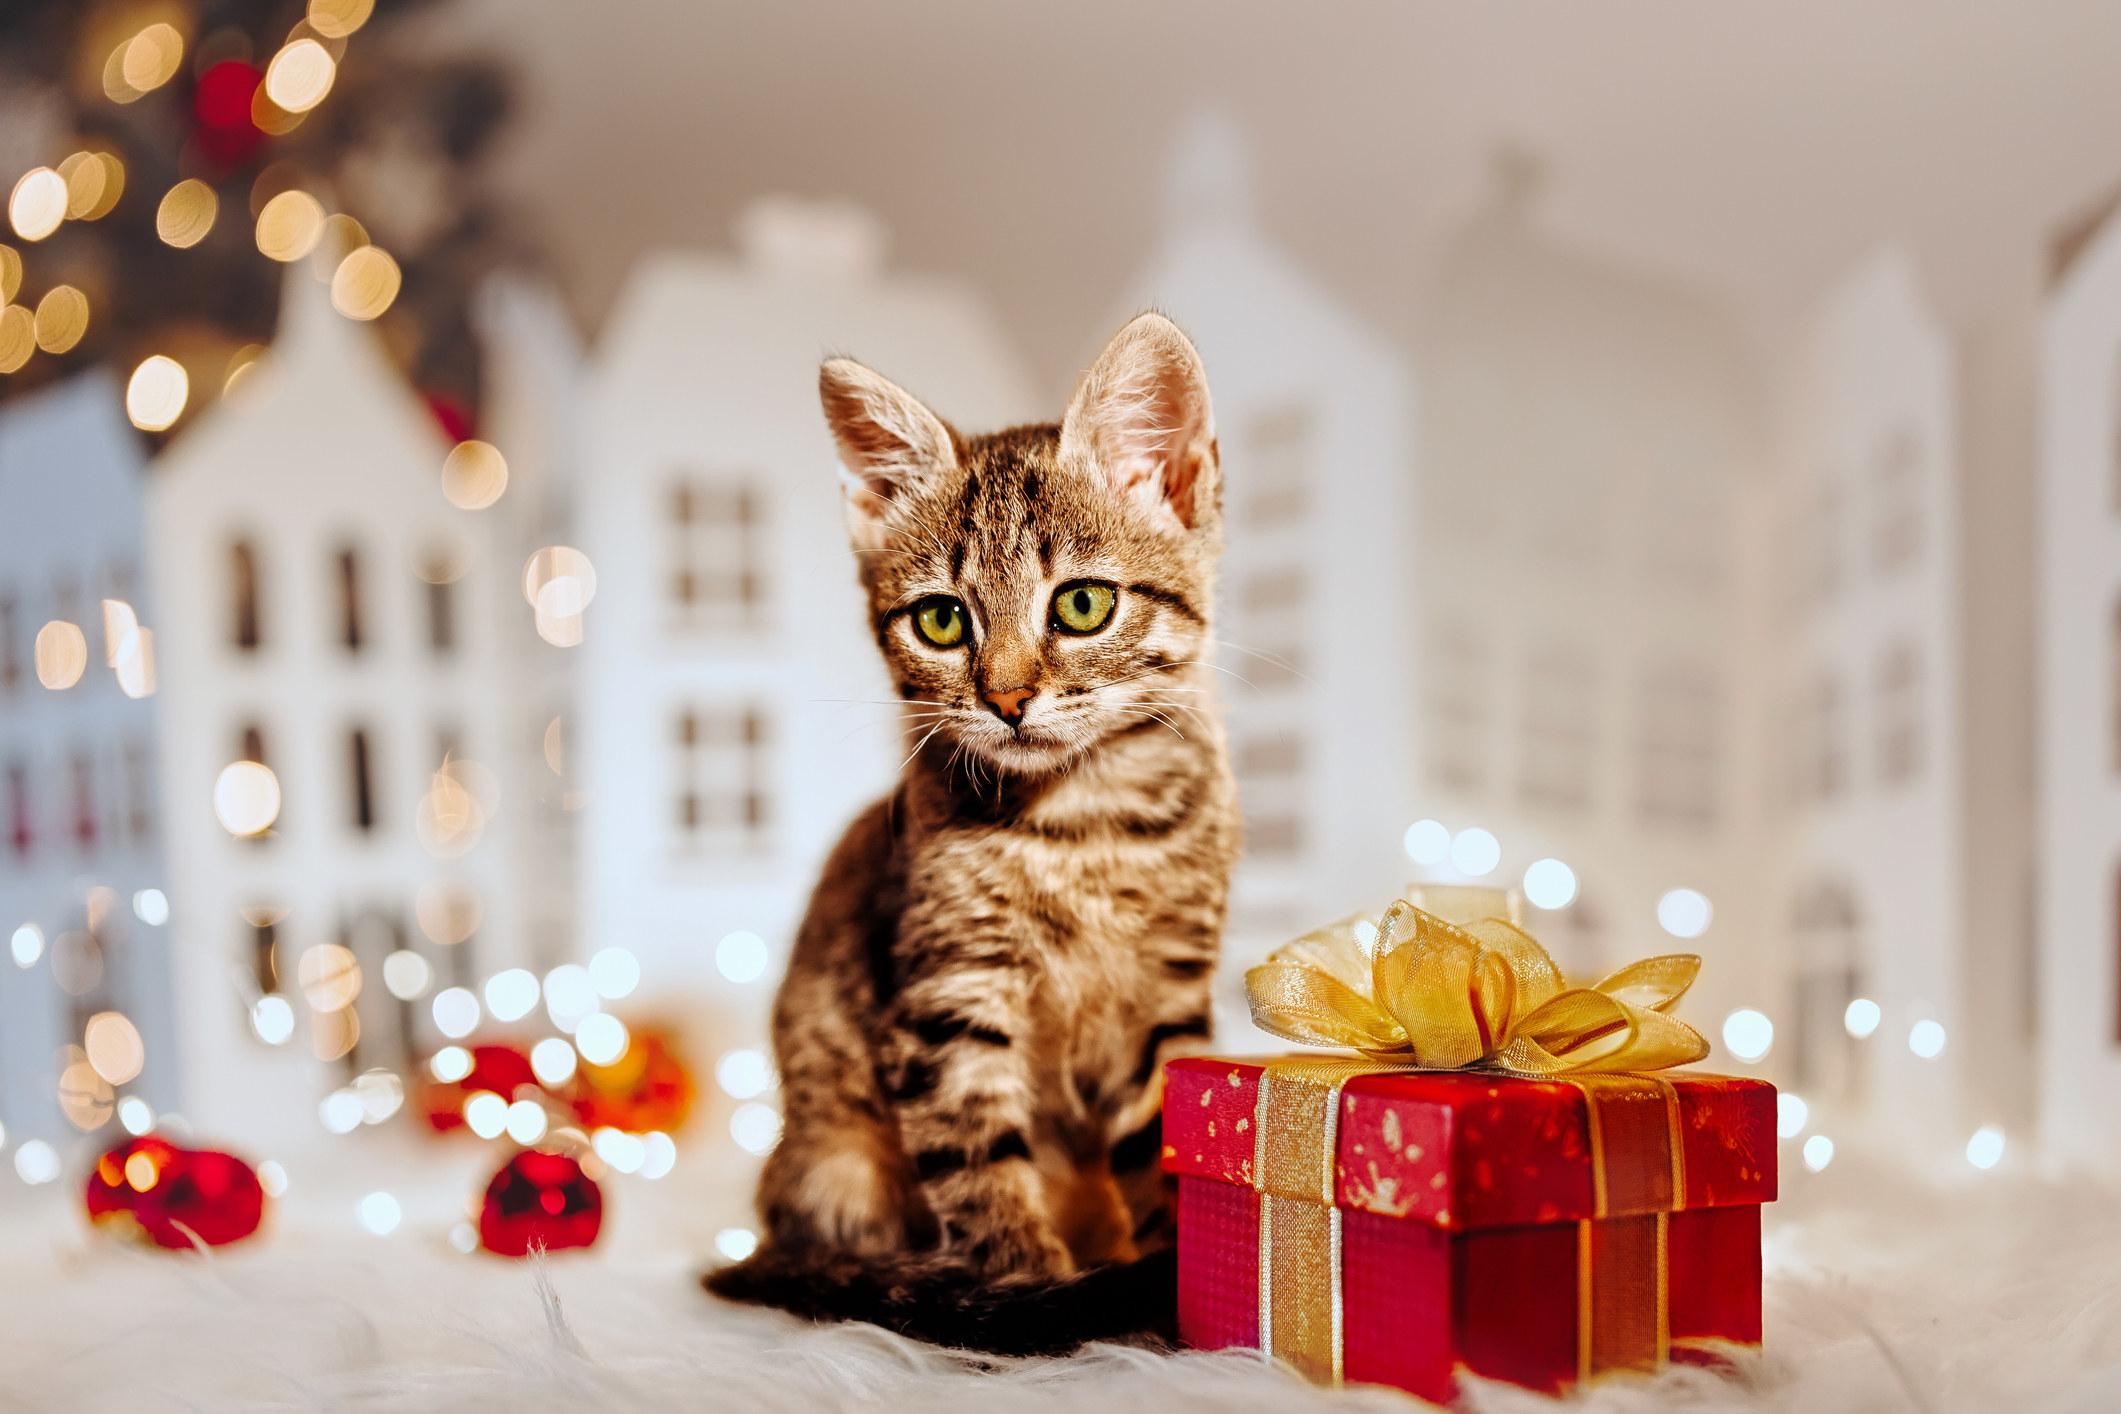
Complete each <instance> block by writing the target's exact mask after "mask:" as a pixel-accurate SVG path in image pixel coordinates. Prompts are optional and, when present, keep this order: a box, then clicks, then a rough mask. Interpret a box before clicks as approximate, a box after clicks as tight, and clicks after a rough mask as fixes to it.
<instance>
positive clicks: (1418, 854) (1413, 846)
mask: <svg viewBox="0 0 2121 1414" xmlns="http://www.w3.org/2000/svg"><path fill="white" fill-rule="evenodd" d="M1400 843H1401V844H1402V845H1403V846H1404V847H1405V849H1406V851H1407V858H1409V859H1411V860H1413V861H1414V862H1415V863H1416V864H1441V863H1443V862H1444V860H1445V859H1446V858H1447V857H1449V855H1450V853H1451V832H1450V830H1449V829H1448V828H1446V827H1445V825H1444V823H1443V821H1441V820H1416V821H1415V822H1414V823H1413V824H1411V825H1409V826H1407V833H1406V835H1405V836H1404V837H1403V838H1402V839H1401V841H1400Z"/></svg>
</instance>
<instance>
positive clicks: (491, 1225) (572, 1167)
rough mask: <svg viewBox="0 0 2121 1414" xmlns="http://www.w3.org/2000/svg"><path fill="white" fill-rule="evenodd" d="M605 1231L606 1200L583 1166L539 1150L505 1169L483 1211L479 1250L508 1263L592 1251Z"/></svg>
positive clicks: (488, 1194)
mask: <svg viewBox="0 0 2121 1414" xmlns="http://www.w3.org/2000/svg"><path fill="white" fill-rule="evenodd" d="M603 1225H604V1195H603V1193H602V1192H601V1191H600V1190H599V1189H598V1188H597V1186H596V1184H595V1182H593V1181H592V1180H591V1179H590V1177H589V1175H588V1174H586V1173H583V1172H582V1166H581V1165H580V1164H578V1163H576V1162H575V1161H574V1160H573V1159H570V1158H568V1157H567V1156H566V1155H565V1154H547V1153H544V1152H542V1151H540V1150H537V1149H525V1150H524V1151H523V1152H522V1153H520V1154H517V1155H516V1156H515V1157H514V1158H512V1159H510V1160H509V1161H508V1162H507V1163H505V1164H503V1165H501V1171H500V1172H499V1173H497V1174H495V1175H494V1176H493V1182H491V1183H489V1184H487V1185H486V1201H485V1202H484V1203H482V1204H480V1205H479V1245H480V1246H481V1247H484V1248H485V1249H486V1250H487V1251H489V1252H497V1253H499V1254H500V1255H501V1256H503V1257H521V1256H524V1255H525V1254H527V1253H528V1252H529V1251H530V1250H531V1249H532V1248H533V1247H542V1248H544V1249H545V1250H546V1251H548V1252H554V1251H558V1250H559V1249H560V1248H562V1247H587V1246H588V1245H589V1244H590V1243H592V1242H594V1241H596V1240H597V1229H598V1228H600V1227H602V1226H603Z"/></svg>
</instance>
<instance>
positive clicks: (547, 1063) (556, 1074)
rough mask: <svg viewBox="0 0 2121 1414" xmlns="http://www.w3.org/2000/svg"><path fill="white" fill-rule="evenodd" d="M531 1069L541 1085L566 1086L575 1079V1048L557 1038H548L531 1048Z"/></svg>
mask: <svg viewBox="0 0 2121 1414" xmlns="http://www.w3.org/2000/svg"><path fill="white" fill-rule="evenodd" d="M530 1069H531V1073H532V1074H534V1075H536V1076H537V1077H538V1081H539V1083H540V1084H544V1085H551V1086H560V1085H565V1084H566V1083H567V1082H568V1081H570V1080H572V1079H574V1071H575V1052H574V1047H573V1046H570V1045H568V1044H567V1043H566V1042H565V1041H563V1040H561V1039H560V1038H559V1037H557V1036H547V1037H546V1038H545V1039H544V1040H542V1041H540V1042H538V1043H537V1044H536V1045H535V1046H532V1047H531V1048H530Z"/></svg>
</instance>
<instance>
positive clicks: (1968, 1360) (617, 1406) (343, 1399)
mask: <svg viewBox="0 0 2121 1414" xmlns="http://www.w3.org/2000/svg"><path fill="white" fill-rule="evenodd" d="M373 1140H374V1141H375V1142H372V1143H367V1144H362V1145H359V1146H358V1151H357V1146H355V1145H354V1144H352V1143H349V1144H348V1146H347V1147H346V1149H345V1150H344V1154H343V1156H339V1157H332V1158H329V1159H328V1160H326V1161H320V1162H317V1163H315V1164H314V1165H309V1166H304V1165H298V1164H294V1163H290V1164H289V1165H288V1167H289V1170H290V1176H291V1180H292V1186H291V1188H290V1191H289V1193H288V1195H287V1197H286V1199H285V1200H284V1201H283V1202H281V1203H280V1204H279V1205H278V1206H277V1208H276V1210H275V1212H274V1214H273V1215H272V1217H271V1218H270V1219H269V1227H268V1230H267V1231H266V1232H265V1233H264V1234H263V1235H262V1236H261V1238H259V1239H254V1240H253V1241H251V1242H248V1243H245V1244H243V1245H241V1246H240V1247H237V1248H231V1249H228V1250H226V1251H224V1252H222V1253H219V1254H217V1255H214V1256H212V1257H210V1258H208V1257H201V1256H198V1255H192V1254H185V1255H175V1254H168V1253H159V1252H143V1251H137V1250H133V1249H130V1248H127V1247H124V1246H121V1245H118V1244H115V1243H113V1242H110V1241H108V1240H106V1239H104V1238H101V1237H99V1236H97V1235H95V1234H92V1233H91V1232H89V1231H88V1229H87V1228H86V1226H85V1224H84V1223H83V1222H82V1221H81V1220H80V1219H79V1218H78V1217H77V1216H76V1212H75V1209H76V1206H77V1204H76V1199H75V1191H76V1188H77V1183H76V1179H75V1176H74V1175H73V1174H72V1173H70V1174H69V1177H68V1179H67V1180H66V1182H65V1183H64V1184H63V1185H61V1184H53V1185H50V1186H47V1187H44V1188H40V1189H29V1188H26V1187H24V1186H23V1185H21V1184H19V1183H17V1182H15V1181H14V1179H13V1177H12V1175H9V1176H8V1177H7V1179H6V1181H5V1182H4V1183H0V1411H15V1410H25V1411H27V1410H38V1411H60V1410H63V1411H84V1412H85V1411H103V1410H109V1411H125V1414H149V1411H161V1410H234V1411H262V1410H332V1411H372V1410H373V1411H386V1410H387V1411H414V1410H452V1411H485V1410H494V1411H500V1410H507V1411H512V1412H520V1414H530V1412H531V1411H544V1410H554V1411H559V1410H565V1411H570V1414H579V1411H583V1410H607V1409H609V1410H673V1411H677V1410H682V1411H687V1414H694V1411H702V1410H712V1411H722V1410H730V1411H740V1410H770V1411H782V1410H788V1411H793V1410H872V1409H892V1410H901V1409H902V1410H911V1411H926V1410H961V1409H973V1410H981V1409H1008V1410H1012V1411H1013V1410H1018V1409H1031V1410H1073V1409H1082V1410H1089V1411H1095V1414H1127V1411H1134V1410H1140V1411H1144V1412H1145V1414H1146V1412H1147V1411H1156V1414H1187V1411H1199V1414H1239V1412H1240V1411H1245V1410H1253V1409H1257V1410H1262V1411H1270V1410H1271V1411H1274V1414H1303V1411H1310V1410H1325V1409H1335V1410H1342V1411H1348V1414H1356V1411H1366V1410H1386V1409H1399V1410H1411V1409H1414V1408H1416V1407H1417V1405H1416V1402H1415V1401H1413V1400H1412V1399H1410V1398H1409V1397H1407V1396H1404V1395H1401V1394H1398V1393H1396V1392H1393V1391H1389V1390H1377V1389H1364V1390H1350V1391H1345V1392H1342V1393H1338V1394H1335V1393H1330V1392H1327V1391H1321V1390H1313V1389H1310V1388H1308V1387H1306V1386H1304V1385H1302V1384H1301V1383H1299V1382H1298V1381H1297V1380H1295V1379H1294V1378H1293V1377H1292V1376H1290V1375H1288V1374H1286V1373H1284V1372H1282V1371H1279V1370H1276V1369H1272V1368H1269V1367H1266V1366H1263V1365H1261V1364H1260V1363H1259V1361H1258V1360H1257V1358H1256V1357H1251V1356H1247V1355H1245V1354H1242V1353H1237V1352H1225V1353H1221V1354H1201V1353H1193V1352H1180V1353H1166V1352H1161V1351H1156V1350H1149V1349H1137V1348H1129V1347H1120V1346H1109V1345H1108V1346H1099V1347H1093V1348H1091V1349H1089V1350H1086V1351H1083V1352H1081V1353H1079V1354H1077V1355H1075V1356H1073V1357H1071V1358H1067V1359H1056V1360H1025V1361H996V1360H983V1359H979V1358H975V1357H968V1356H964V1355H958V1354H953V1353H949V1352H945V1351H940V1350H936V1349H933V1348H929V1347H924V1346H920V1345H916V1344H913V1343H911V1342H908V1341H905V1340H902V1339H899V1338H897V1337H894V1336H890V1335H886V1334H884V1333H883V1332H881V1331H879V1330H876V1329H874V1328H872V1327H862V1326H842V1327H834V1328H812V1327H809V1326H806V1325H804V1324H802V1323H800V1322H797V1321H794V1320H792V1319H790V1318H788V1317H784V1316H781V1315H779V1314H777V1313H773V1312H764V1311H755V1310H746V1309H739V1308H736V1307H731V1306H726V1305H722V1304H721V1303H719V1302H717V1301H715V1300H714V1299H713V1298H712V1297H709V1296H707V1295H706V1294H705V1293H703V1292H702V1291H701V1290H700V1289H699V1286H698V1284H697V1282H696V1279H695V1278H696V1275H697V1273H698V1271H699V1270H700V1269H701V1268H702V1266H703V1265H705V1264H706V1263H707V1262H709V1261H711V1260H713V1258H712V1257H711V1255H710V1254H711V1253H712V1251H713V1235H714V1232H715V1231H716V1230H717V1229H718V1228H720V1227H723V1226H726V1225H729V1224H731V1223H735V1222H741V1221H743V1217H742V1213H743V1194H744V1190H745V1177H746V1176H745V1175H742V1174H736V1173H727V1172H713V1171H708V1167H707V1165H706V1164H705V1162H704V1159H702V1160H701V1161H700V1162H698V1163H695V1164H686V1163H683V1162H681V1164H680V1166H679V1168H678V1170H677V1171H676V1172H675V1173H674V1174H672V1175H671V1176H670V1177H668V1178H665V1179H663V1180H661V1181H659V1182H656V1183H648V1182H645V1181H643V1180H640V1179H637V1178H635V1179H628V1178H621V1177H613V1178H611V1179H609V1180H608V1181H607V1183H606V1185H605V1193H606V1201H607V1209H606V1212H607V1222H606V1228H605V1236H604V1239H603V1241H602V1242H600V1244H599V1245H598V1247H597V1248H595V1249H594V1250H592V1251H589V1252H572V1253H560V1254H556V1255H554V1256H553V1257H552V1258H550V1259H549V1260H546V1261H542V1262H512V1261H503V1260H500V1259H497V1258H492V1257H485V1256H471V1257H466V1256H460V1255H459V1254H457V1253H456V1252H455V1251H453V1250H451V1249H450V1247H449V1246H448V1244H447V1241H446V1234H447V1233H448V1231H449V1229H450V1227H451V1226H452V1225H453V1224H455V1223H456V1222H458V1221H461V1219H462V1215H463V1212H464V1195H465V1193H466V1192H467V1190H470V1191H476V1189H477V1187H478V1186H480V1184H481V1183H482V1182H483V1179H484V1177H485V1175H486V1174H487V1173H488V1172H490V1171H491V1168H492V1166H493V1165H494V1164H496V1163H498V1161H499V1150H498V1149H496V1148H493V1147H487V1148H478V1147H475V1146H474V1145H473V1144H471V1143H470V1142H469V1141H466V1142H464V1143H461V1144H443V1145H429V1146H426V1147H424V1148H416V1147H412V1146H410V1145H409V1144H408V1145H407V1146H406V1147H402V1148H393V1147H391V1144H390V1143H389V1142H388V1141H386V1140H385V1139H384V1136H382V1135H374V1136H373ZM1784 1147H1785V1153H1784V1178H1783V1194H1784V1197H1783V1201H1782V1202H1780V1203H1778V1204H1776V1205H1775V1206H1774V1207H1773V1208H1770V1209H1769V1217H1768V1224H1767V1227H1768V1235H1767V1344H1766V1348H1765V1349H1764V1351H1762V1352H1761V1353H1759V1354H1758V1355H1757V1356H1748V1357H1746V1358H1744V1359H1742V1360H1741V1361H1740V1362H1739V1363H1738V1365H1737V1366H1736V1367H1735V1368H1734V1369H1732V1370H1730V1371H1727V1372H1724V1373H1721V1374H1717V1373H1710V1372H1707V1371H1704V1370H1700V1369H1673V1370H1671V1371H1669V1372H1667V1373H1665V1374H1663V1375H1661V1376H1659V1377H1657V1378H1654V1379H1649V1378H1633V1379H1620V1380H1612V1381H1608V1382H1606V1383H1604V1384H1601V1385H1600V1386H1598V1387H1597V1388H1595V1389H1593V1390H1592V1391H1590V1392H1589V1393H1588V1394H1587V1395H1584V1396H1581V1397H1580V1398H1578V1399H1577V1400H1575V1401H1572V1403H1573V1404H1575V1405H1576V1406H1577V1407H1579V1408H1582V1409H1585V1410H1599V1411H1653V1410H1659V1411H1661V1410H1671V1411H1721V1410H1755V1409H1757V1410H1787V1411H1793V1414H1794V1411H1803V1414H1835V1411H1843V1410H1848V1411H1855V1410H1894V1411H1899V1410H1908V1411H1915V1414H1943V1411H1958V1410H1979V1411H1988V1410H2032V1409H2040V1410H2056V1411H2084V1412H2085V1414H2089V1412H2090V1411H2095V1410H2111V1409H2117V1408H2121V1204H2117V1202H2116V1199H2117V1197H2121V1192H2117V1191H2116V1190H2114V1189H2112V1188H2108V1187H2103V1186H2100V1185H2097V1184H2094V1183H2090V1182H2073V1183H2067V1184H2062V1183H2053V1182H2047V1181H2043V1180H2040V1179H2038V1178H2036V1177H2034V1176H2033V1175H2031V1174H2030V1173H2013V1172H2011V1171H2010V1169H2011V1165H2009V1164H2006V1165H2005V1167H2004V1168H2003V1169H2002V1170H1999V1171H1997V1172H1996V1173H1992V1174H1986V1175H1976V1174H1974V1172H1973V1171H1972V1170H1971V1169H1966V1170H1965V1172H1964V1173H1963V1174H1960V1175H1958V1176H1955V1177H1954V1178H1952V1180H1951V1181H1950V1182H1949V1183H1939V1182H1923V1181H1919V1180H1917V1179H1915V1178H1912V1177H1910V1176H1908V1175H1907V1174H1905V1173H1904V1172H1901V1171H1898V1170H1895V1169H1892V1168H1888V1167H1885V1166H1882V1165H1877V1164H1870V1163H1866V1162H1864V1161H1863V1159H1862V1157H1861V1155H1860V1154H1857V1153H1853V1152H1850V1150H1851V1149H1852V1148H1853V1147H1854V1146H1851V1145H1845V1146H1844V1150H1843V1154H1842V1156H1840V1157H1837V1158H1836V1160H1835V1162H1834V1163H1833V1164H1832V1165H1831V1166H1830V1167H1829V1168H1828V1169H1827V1170H1826V1171H1825V1172H1824V1173H1821V1174H1816V1175H1814V1174H1809V1173H1806V1172H1805V1171H1804V1169H1803V1167H1802V1165H1801V1164H1799V1163H1797V1162H1796V1154H1795V1152H1794V1149H1793V1147H1792V1146H1790V1145H1788V1144H1785V1146H1784ZM84 1161H85V1160H84ZM375 1188H388V1189H389V1190H390V1191H391V1192H393V1193H394V1194H396V1195H397V1196H398V1197H399V1199H400V1200H401V1202H402V1203H403V1205H404V1209H405V1219H404V1222H403V1224H402V1225H401V1226H400V1227H399V1228H398V1229H397V1231H395V1232H393V1233H392V1234H390V1235H388V1236H385V1237H376V1236H373V1235H370V1234H369V1233H367V1232H365V1231H363V1230H362V1229H361V1228H360V1226H359V1225H358V1223H357V1222H356V1220H355V1206H356V1203H357V1202H358V1200H359V1198H360V1196H361V1195H362V1194H363V1193H366V1192H368V1191H371V1190H372V1189H375ZM1460 1403H1461V1407H1463V1408H1464V1409H1466V1410H1469V1411H1479V1412H1480V1414H1516V1411H1532V1410H1542V1409H1551V1408H1553V1407H1555V1404H1554V1402H1553V1401H1551V1400H1548V1399H1545V1398H1542V1397H1540V1396H1536V1395H1531V1394H1527V1393H1525V1392H1523V1391H1521V1390H1516V1389H1512V1388H1510V1387H1507V1386H1503V1385H1495V1384H1480V1383H1471V1384H1469V1386H1468V1388H1467V1390H1466V1392H1465V1394H1464V1395H1463V1396H1462V1398H1461V1401H1460Z"/></svg>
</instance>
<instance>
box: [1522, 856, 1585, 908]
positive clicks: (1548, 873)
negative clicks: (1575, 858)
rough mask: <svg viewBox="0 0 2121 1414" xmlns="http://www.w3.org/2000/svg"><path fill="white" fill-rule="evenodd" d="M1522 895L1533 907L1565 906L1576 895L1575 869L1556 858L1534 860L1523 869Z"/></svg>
mask: <svg viewBox="0 0 2121 1414" xmlns="http://www.w3.org/2000/svg"><path fill="white" fill-rule="evenodd" d="M1524 896H1525V898H1526V899H1528V900H1529V901H1530V902H1531V904H1532V906H1533V907H1534V908H1546V909H1555V908H1567V907H1568V906H1569V904H1570V903H1571V902H1572V901H1573V900H1574V899H1575V897H1576V871H1575V870H1574V869H1571V868H1570V867H1569V866H1568V865H1566V864H1564V863H1562V862H1561V861H1560V860H1558V859H1538V860H1534V861H1533V862H1532V863H1531V864H1530V865H1529V866H1527V867H1526V869H1525V871H1524Z"/></svg>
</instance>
